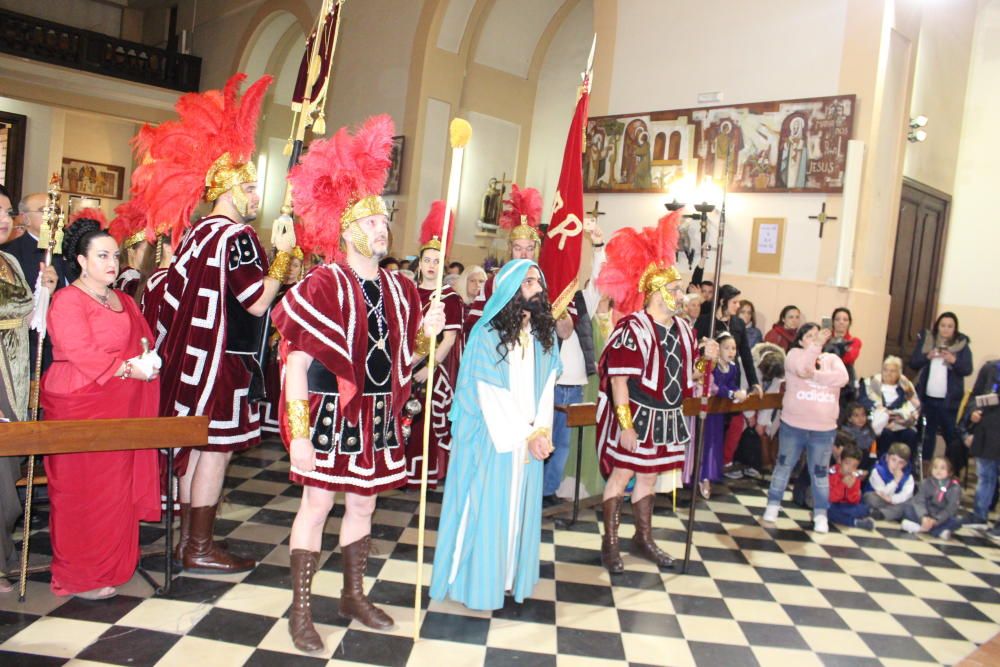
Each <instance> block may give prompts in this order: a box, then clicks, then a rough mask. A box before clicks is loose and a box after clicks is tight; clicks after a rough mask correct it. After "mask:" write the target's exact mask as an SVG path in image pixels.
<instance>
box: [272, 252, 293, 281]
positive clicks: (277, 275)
mask: <svg viewBox="0 0 1000 667" xmlns="http://www.w3.org/2000/svg"><path fill="white" fill-rule="evenodd" d="M291 266H292V254H291V253H289V252H285V251H284V250H282V251H281V252H279V253H278V254H277V255H275V257H274V261H273V262H271V268H270V269H268V271H267V275H268V277H269V278H274V279H275V280H277V281H278V282H279V283H282V282H285V278H286V277H287V276H288V269H289V268H290V267H291Z"/></svg>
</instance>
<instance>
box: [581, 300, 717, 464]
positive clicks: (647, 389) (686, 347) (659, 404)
mask: <svg viewBox="0 0 1000 667" xmlns="http://www.w3.org/2000/svg"><path fill="white" fill-rule="evenodd" d="M697 354H698V348H697V347H696V345H695V337H694V333H693V331H692V330H691V326H690V325H689V324H688V323H687V322H686V321H685V320H684V319H682V318H680V317H675V318H674V321H673V324H672V325H671V326H670V328H669V329H667V328H666V327H664V326H662V325H659V324H657V323H656V322H654V321H653V318H652V317H650V316H649V315H648V314H647V313H646V312H645V311H642V310H640V311H637V312H635V313H632V314H631V315H627V316H625V317H623V318H622V319H621V320H619V322H618V324H617V326H615V329H614V331H612V332H611V336H609V337H608V342H607V344H606V345H605V347H604V353H603V354H602V355H601V360H600V363H599V364H598V374H599V376H600V393H599V395H598V401H597V454H598V458H599V459H600V464H601V474H602V475H603V476H604V477H605V478H607V476H608V475H610V474H611V471H612V470H613V469H614V468H627V469H629V470H634V471H636V472H639V473H659V472H664V471H667V470H673V469H674V468H680V467H681V466H683V465H684V456H685V453H686V451H687V446H688V443H689V442H690V440H691V434H690V432H689V429H688V422H687V419H686V418H685V417H684V415H683V406H682V403H683V400H684V397H686V396H690V395H691V392H692V390H693V388H694V385H693V380H692V378H693V368H694V360H695V358H696V355H697ZM613 377H627V378H628V379H629V406H630V407H631V409H632V421H633V423H634V425H635V429H636V434H637V436H638V440H639V446H638V448H637V449H636V451H634V452H630V451H628V450H626V449H625V448H623V447H621V446H620V444H619V437H620V435H621V428H620V427H619V425H618V417H617V415H616V414H615V407H614V398H613V396H612V390H611V379H612V378H613Z"/></svg>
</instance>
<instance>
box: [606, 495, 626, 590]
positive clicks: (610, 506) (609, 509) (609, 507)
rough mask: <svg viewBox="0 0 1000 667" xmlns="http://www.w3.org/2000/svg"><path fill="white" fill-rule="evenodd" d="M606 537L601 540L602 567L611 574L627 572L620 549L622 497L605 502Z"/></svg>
mask: <svg viewBox="0 0 1000 667" xmlns="http://www.w3.org/2000/svg"><path fill="white" fill-rule="evenodd" d="M603 507H604V537H603V538H602V539H601V565H603V566H604V567H605V568H607V570H608V572H610V573H611V574H621V573H622V572H624V571H625V563H623V562H622V554H621V551H620V550H619V548H618V526H619V525H621V518H622V497H621V496H615V497H614V498H608V499H607V500H605V501H604V504H603Z"/></svg>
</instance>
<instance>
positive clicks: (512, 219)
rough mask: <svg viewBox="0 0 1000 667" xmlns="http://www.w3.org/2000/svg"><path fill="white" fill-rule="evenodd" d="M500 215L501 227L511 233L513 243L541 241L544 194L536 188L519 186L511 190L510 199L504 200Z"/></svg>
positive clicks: (514, 186)
mask: <svg viewBox="0 0 1000 667" xmlns="http://www.w3.org/2000/svg"><path fill="white" fill-rule="evenodd" d="M503 203H504V209H503V213H502V214H500V227H501V228H502V229H506V230H508V231H509V232H510V235H509V238H510V240H511V241H516V240H519V239H520V240H528V241H536V242H537V241H540V240H541V237H540V236H539V235H538V227H539V225H541V224H542V193H540V192H539V191H538V190H536V189H535V188H524V189H523V190H522V189H521V188H519V187H517V185H516V184H515V185H512V186H511V188H510V197H509V198H508V199H505V200H504V202H503Z"/></svg>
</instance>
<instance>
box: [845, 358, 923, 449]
mask: <svg viewBox="0 0 1000 667" xmlns="http://www.w3.org/2000/svg"><path fill="white" fill-rule="evenodd" d="M858 402H859V403H861V405H863V406H864V407H865V410H867V411H868V418H869V419H870V420H871V425H872V429H873V430H874V431H875V435H876V436H877V441H876V442H877V445H876V446H877V448H878V458H881V457H882V456H883V455H884V454H885V453H886V452H887V451H889V446H890V445H892V443H894V442H905V443H906V444H907V445H909V446H910V449H911V450H912V449H913V448H914V447H916V446H917V443H918V442H919V435H918V434H917V430H916V425H917V419H919V417H920V399H919V398H917V391H916V389H915V388H914V387H913V383H912V382H910V381H909V380H908V379H907V377H906V376H905V375H903V360H902V359H900V358H899V357H894V356H888V357H886V358H885V361H883V362H882V372H881V373H876V374H875V375H873V376H871V377H870V378H862V379H861V380H860V381H859V382H858Z"/></svg>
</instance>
